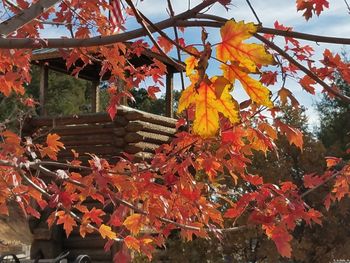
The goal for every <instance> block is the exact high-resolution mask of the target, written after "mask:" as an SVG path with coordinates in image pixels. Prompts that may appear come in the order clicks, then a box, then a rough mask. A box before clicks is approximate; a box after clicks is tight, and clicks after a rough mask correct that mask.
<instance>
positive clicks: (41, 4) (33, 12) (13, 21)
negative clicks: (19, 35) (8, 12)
mask: <svg viewBox="0 0 350 263" xmlns="http://www.w3.org/2000/svg"><path fill="white" fill-rule="evenodd" d="M59 1H61V0H39V1H37V2H36V3H34V4H32V5H31V6H30V7H29V8H28V9H25V10H23V11H21V12H19V13H18V14H17V15H15V16H13V17H11V18H9V19H8V20H6V21H4V22H2V23H1V24H0V35H3V36H8V35H9V34H11V33H12V32H15V31H16V30H18V29H19V28H21V27H22V26H24V25H25V24H27V23H29V22H31V21H32V20H34V19H35V18H37V17H38V16H40V15H41V14H43V13H44V12H46V11H47V10H48V9H49V8H51V7H52V6H54V5H55V4H56V3H58V2H59Z"/></svg>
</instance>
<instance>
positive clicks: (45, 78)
mask: <svg viewBox="0 0 350 263" xmlns="http://www.w3.org/2000/svg"><path fill="white" fill-rule="evenodd" d="M48 87H49V68H48V67H47V66H45V65H41V66H40V95H39V96H40V98H39V100H40V115H41V116H46V115H47V110H46V100H47V89H48Z"/></svg>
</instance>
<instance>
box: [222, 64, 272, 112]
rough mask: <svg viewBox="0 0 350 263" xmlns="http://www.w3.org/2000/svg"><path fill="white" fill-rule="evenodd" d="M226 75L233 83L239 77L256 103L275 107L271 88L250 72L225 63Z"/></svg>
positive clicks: (223, 67)
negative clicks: (254, 77) (271, 96)
mask: <svg viewBox="0 0 350 263" xmlns="http://www.w3.org/2000/svg"><path fill="white" fill-rule="evenodd" d="M222 69H223V71H224V76H225V78H227V79H228V80H229V81H231V82H232V83H233V82H234V81H235V80H236V79H237V80H238V81H240V82H241V84H242V86H243V88H244V90H245V91H246V92H247V93H248V95H249V97H250V98H251V100H252V101H254V102H255V103H258V104H260V105H264V106H267V107H269V108H271V107H273V103H272V101H271V100H270V90H269V89H268V88H266V87H265V86H264V85H262V84H261V83H260V82H259V81H258V80H255V79H253V78H251V77H250V76H249V75H248V73H246V72H244V71H242V70H241V68H239V67H237V66H236V65H234V64H231V65H223V66H222Z"/></svg>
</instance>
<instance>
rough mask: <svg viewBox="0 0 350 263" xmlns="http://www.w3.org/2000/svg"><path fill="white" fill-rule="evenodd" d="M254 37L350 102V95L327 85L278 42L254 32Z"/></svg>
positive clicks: (332, 92) (334, 93)
mask: <svg viewBox="0 0 350 263" xmlns="http://www.w3.org/2000/svg"><path fill="white" fill-rule="evenodd" d="M254 37H255V38H257V39H259V40H260V41H261V42H263V43H265V44H266V45H267V46H268V47H270V48H271V49H273V50H275V51H276V52H277V53H279V54H280V55H281V56H282V57H284V58H285V59H286V60H288V61H289V62H290V63H291V64H293V65H294V66H296V67H297V68H299V69H300V70H301V71H303V72H304V73H305V74H306V75H308V76H309V77H310V78H312V79H313V80H314V81H316V82H317V83H318V84H320V85H321V86H322V87H323V88H324V89H325V90H326V91H327V92H329V93H331V94H333V95H334V96H336V97H338V98H340V99H342V100H343V101H345V102H348V103H350V97H348V96H345V95H344V94H342V93H340V92H339V91H338V90H335V89H332V87H330V86H329V85H327V84H326V83H325V82H324V81H323V80H321V79H320V78H319V77H318V76H317V75H316V74H315V73H313V72H312V71H311V70H309V69H307V68H306V67H305V66H304V65H302V64H300V63H299V62H298V61H296V60H295V59H294V58H292V57H291V56H290V55H288V54H287V52H285V51H284V50H282V49H281V48H280V47H278V46H277V45H276V44H274V43H273V42H271V41H270V40H267V39H266V38H264V37H263V36H261V35H259V34H254Z"/></svg>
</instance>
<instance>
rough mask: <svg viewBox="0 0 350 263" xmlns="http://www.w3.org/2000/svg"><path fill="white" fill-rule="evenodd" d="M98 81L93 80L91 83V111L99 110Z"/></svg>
mask: <svg viewBox="0 0 350 263" xmlns="http://www.w3.org/2000/svg"><path fill="white" fill-rule="evenodd" d="M99 84H100V83H99V82H98V81H93V82H92V85H91V110H92V112H99V111H100V89H99V88H98V85H99Z"/></svg>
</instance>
